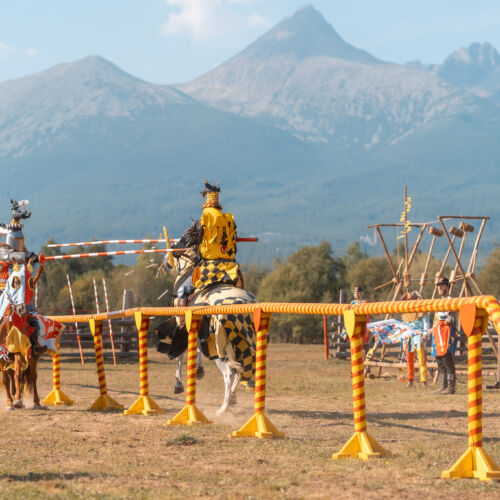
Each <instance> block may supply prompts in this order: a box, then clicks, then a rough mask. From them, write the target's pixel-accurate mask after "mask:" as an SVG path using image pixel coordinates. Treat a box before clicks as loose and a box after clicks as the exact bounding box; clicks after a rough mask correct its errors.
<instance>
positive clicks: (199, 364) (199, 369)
mask: <svg viewBox="0 0 500 500" xmlns="http://www.w3.org/2000/svg"><path fill="white" fill-rule="evenodd" d="M204 376H205V368H203V358H202V357H201V351H200V349H199V348H198V354H197V356H196V378H197V379H198V380H201V379H202V378H203V377H204Z"/></svg>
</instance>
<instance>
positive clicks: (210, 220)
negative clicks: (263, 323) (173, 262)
mask: <svg viewBox="0 0 500 500" xmlns="http://www.w3.org/2000/svg"><path fill="white" fill-rule="evenodd" d="M219 193H220V188H219V183H217V184H216V185H215V186H212V185H210V184H209V183H208V182H207V180H206V179H205V189H204V190H203V191H202V195H203V198H205V202H204V203H203V205H202V209H203V212H202V214H201V218H200V229H201V234H200V243H199V245H198V253H199V256H200V259H201V261H200V263H199V264H198V266H197V267H196V269H195V270H194V272H193V284H194V286H195V288H196V289H197V290H201V289H204V288H206V287H209V286H211V285H214V284H217V283H227V284H231V285H235V286H239V287H243V278H242V275H241V272H240V267H239V264H238V263H237V262H236V251H237V249H236V237H237V234H236V224H235V222H234V216H233V214H230V213H225V212H222V206H221V205H220V203H219Z"/></svg>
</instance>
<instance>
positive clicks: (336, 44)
mask: <svg viewBox="0 0 500 500" xmlns="http://www.w3.org/2000/svg"><path fill="white" fill-rule="evenodd" d="M277 55H293V56H295V57H296V58H298V59H305V58H307V57H314V56H330V57H335V58H338V59H345V60H348V61H352V62H358V63H365V64H376V63H379V62H380V61H379V60H378V59H376V58H375V57H373V56H372V55H370V54H369V53H368V52H365V51H364V50H360V49H357V48H356V47H354V46H352V45H350V44H348V43H347V42H345V41H344V40H343V39H342V37H341V36H340V35H339V34H338V33H337V32H336V31H335V29H334V28H333V26H332V25H331V24H330V23H328V22H327V21H326V20H325V18H324V17H323V16H322V15H321V13H320V12H318V11H317V10H316V9H315V8H314V7H313V6H312V5H303V6H302V7H300V8H299V9H297V10H296V11H295V12H294V13H292V14H291V15H289V16H288V17H285V18H284V19H283V20H282V21H280V22H279V23H278V24H277V25H276V26H274V28H271V29H270V30H269V31H268V32H267V33H265V34H264V35H262V36H261V37H260V38H259V39H257V40H256V41H255V42H254V43H252V44H251V45H249V46H248V47H247V48H246V49H245V50H243V52H241V53H240V54H238V56H236V57H242V56H243V57H252V58H257V59H268V58H270V57H274V56H277Z"/></svg>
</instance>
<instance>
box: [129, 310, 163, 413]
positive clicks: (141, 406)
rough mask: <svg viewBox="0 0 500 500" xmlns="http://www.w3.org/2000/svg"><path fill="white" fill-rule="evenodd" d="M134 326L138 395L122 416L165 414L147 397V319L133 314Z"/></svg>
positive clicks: (139, 314)
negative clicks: (136, 350)
mask: <svg viewBox="0 0 500 500" xmlns="http://www.w3.org/2000/svg"><path fill="white" fill-rule="evenodd" d="M135 324H136V325H137V329H138V331H139V333H138V336H139V394H140V396H139V397H138V398H137V399H136V400H135V403H134V404H133V405H132V406H131V407H130V408H129V409H128V410H125V411H124V412H123V414H124V415H141V414H142V415H155V414H157V413H165V410H164V409H163V408H160V407H159V406H158V405H157V404H156V403H155V402H154V401H153V400H152V399H151V398H150V397H149V385H148V328H149V317H148V316H144V315H143V314H142V313H141V312H136V313H135Z"/></svg>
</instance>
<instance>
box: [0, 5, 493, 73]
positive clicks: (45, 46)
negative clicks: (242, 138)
mask: <svg viewBox="0 0 500 500" xmlns="http://www.w3.org/2000/svg"><path fill="white" fill-rule="evenodd" d="M304 3H310V4H312V5H313V6H314V7H315V8H316V9H317V10H319V11H320V12H321V13H322V14H323V16H324V17H325V18H326V20H327V21H328V22H329V23H331V24H332V25H333V26H334V28H335V29H336V30H337V32H338V33H339V34H340V35H341V36H342V37H343V38H344V39H345V40H346V41H348V42H349V43H351V44H353V45H355V46H357V47H359V48H362V49H364V50H367V51H368V52H370V53H372V54H373V55H375V56H376V57H378V58H380V59H384V60H388V61H393V62H398V63H404V62H407V61H410V60H415V59H420V60H422V61H423V62H433V63H436V62H441V61H442V60H443V59H444V58H445V57H446V56H447V55H448V54H449V53H451V52H452V51H453V50H455V49H456V48H458V47H462V46H466V45H469V44H470V43H472V42H476V41H478V42H485V41H489V42H490V43H492V44H493V45H494V46H495V47H496V48H497V49H500V2H499V1H497V0H475V1H470V0H453V1H452V0H438V1H436V0H433V1H428V0H420V1H418V2H413V1H412V2H410V1H405V0H349V1H345V0H344V1H337V0H312V1H310V2H304V1H303V0H297V1H295V0H0V81H3V80H7V79H11V78H16V77H19V76H23V75H27V74H30V73H34V72H37V71H41V70H43V69H46V68H48V67H50V66H52V65H54V64H57V63H60V62H65V61H73V60H76V59H80V58H83V57H86V56H88V55H90V54H99V55H101V56H103V57H105V58H107V59H109V60H111V61H113V62H114V63H115V64H117V65H118V66H120V67H121V68H123V69H124V70H126V71H128V72H129V73H132V74H133V75H135V76H138V77H140V78H143V79H145V80H147V81H151V82H155V83H176V82H181V81H186V80H189V79H191V78H194V77H196V76H198V75H200V74H202V73H203V72H205V71H207V70H209V69H211V68H213V67H214V66H216V65H217V64H219V63H221V62H223V61H224V60H225V59H227V58H229V57H231V56H232V55H234V54H235V53H237V52H238V51H240V50H241V49H243V48H244V47H245V46H246V45H248V44H249V43H250V42H252V41H253V40H254V39H255V38H257V37H258V36H260V35H261V34H263V33H264V32H265V31H266V30H267V29H269V28H270V27H271V26H272V25H274V24H276V23H277V22H278V21H280V20H281V19H282V18H283V17H285V16H287V15H289V14H290V13H292V12H293V11H294V10H295V9H297V8H298V7H300V6H301V5H303V4H304Z"/></svg>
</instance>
